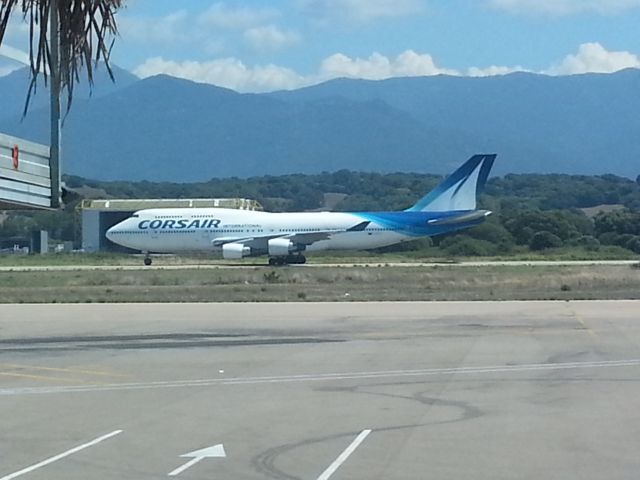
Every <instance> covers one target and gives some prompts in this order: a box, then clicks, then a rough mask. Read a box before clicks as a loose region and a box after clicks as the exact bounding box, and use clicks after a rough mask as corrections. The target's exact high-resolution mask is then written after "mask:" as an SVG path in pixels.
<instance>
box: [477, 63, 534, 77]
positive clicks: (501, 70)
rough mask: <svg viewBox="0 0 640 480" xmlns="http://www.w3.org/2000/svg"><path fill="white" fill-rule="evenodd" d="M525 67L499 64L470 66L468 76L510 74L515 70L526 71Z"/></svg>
mask: <svg viewBox="0 0 640 480" xmlns="http://www.w3.org/2000/svg"><path fill="white" fill-rule="evenodd" d="M526 71H527V69H526V68H523V67H520V66H518V67H504V66H499V65H491V66H489V67H469V68H468V69H467V76H469V77H495V76H498V75H508V74H510V73H514V72H526Z"/></svg>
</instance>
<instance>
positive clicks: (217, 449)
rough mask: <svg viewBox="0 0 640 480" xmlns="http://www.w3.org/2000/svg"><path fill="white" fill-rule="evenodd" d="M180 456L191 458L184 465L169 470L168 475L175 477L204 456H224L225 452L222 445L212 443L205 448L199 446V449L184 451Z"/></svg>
mask: <svg viewBox="0 0 640 480" xmlns="http://www.w3.org/2000/svg"><path fill="white" fill-rule="evenodd" d="M180 456H181V457H186V458H191V460H189V461H188V462H187V463H185V464H184V465H181V466H179V467H178V468H176V469H175V470H173V471H171V472H169V473H168V474H167V475H168V476H169V477H175V476H176V475H180V474H181V473H182V472H184V471H185V470H186V469H188V468H191V467H193V466H194V465H195V464H196V463H198V462H199V461H200V460H204V459H205V458H225V457H226V456H227V453H226V452H225V451H224V445H222V444H221V443H219V444H218V445H213V446H211V447H207V448H201V449H200V450H195V451H193V452H189V453H185V454H184V455H180Z"/></svg>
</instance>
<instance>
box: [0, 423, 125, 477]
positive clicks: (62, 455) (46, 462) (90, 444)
mask: <svg viewBox="0 0 640 480" xmlns="http://www.w3.org/2000/svg"><path fill="white" fill-rule="evenodd" d="M121 433H122V430H114V431H113V432H111V433H107V434H106V435H102V436H101V437H98V438H96V439H94V440H91V441H90V442H88V443H84V444H82V445H78V446H77V447H74V448H72V449H71V450H67V451H66V452H62V453H59V454H58V455H55V456H53V457H50V458H47V459H46V460H43V461H41V462H39V463H36V464H35V465H31V466H30V467H27V468H23V469H22V470H19V471H17V472H15V473H11V474H9V475H5V476H4V477H0V480H11V479H13V478H17V477H19V476H21V475H24V474H25V473H29V472H33V471H34V470H37V469H38V468H42V467H44V466H46V465H49V464H51V463H53V462H57V461H58V460H61V459H63V458H65V457H68V456H69V455H73V454H74V453H78V452H79V451H81V450H84V449H86V448H89V447H93V446H94V445H97V444H98V443H100V442H103V441H105V440H107V439H109V438H111V437H115V436H116V435H119V434H121Z"/></svg>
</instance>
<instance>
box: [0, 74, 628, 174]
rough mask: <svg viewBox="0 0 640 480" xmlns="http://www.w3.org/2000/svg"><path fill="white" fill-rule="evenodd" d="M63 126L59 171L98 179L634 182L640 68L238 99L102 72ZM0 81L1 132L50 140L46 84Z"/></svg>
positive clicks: (79, 95)
mask: <svg viewBox="0 0 640 480" xmlns="http://www.w3.org/2000/svg"><path fill="white" fill-rule="evenodd" d="M98 72H101V73H99V74H98V75H97V77H96V80H95V85H94V87H93V88H92V89H91V90H90V89H88V88H87V87H86V85H80V86H79V87H78V90H77V92H76V96H75V97H74V103H73V105H72V109H71V111H70V113H69V115H68V116H67V118H66V119H65V122H64V134H63V157H64V160H63V161H64V163H63V172H64V173H67V174H73V175H78V176H82V177H86V178H94V179H100V180H116V179H122V180H145V179H146V180H153V181H176V182H185V181H205V180H208V179H210V178H214V177H231V176H238V177H248V176H259V175H279V174H285V173H315V172H321V171H336V170H340V169H349V170H363V171H376V172H391V171H413V172H429V173H441V174H443V173H447V172H450V171H451V170H453V169H454V168H455V167H457V166H458V165H459V164H461V163H462V162H463V161H464V160H466V158H468V157H469V156H470V155H472V154H473V153H478V152H487V153H492V152H495V153H498V154H499V160H498V161H497V162H496V167H495V169H494V173H496V174H505V173H523V172H534V173H550V172H554V173H571V174H605V173H611V174H616V175H620V176H627V177H632V178H635V177H636V176H637V175H638V174H639V173H640V137H639V136H638V132H640V115H638V112H640V95H639V93H640V70H634V69H630V70H623V71H620V72H617V73H614V74H585V75H574V76H564V77H550V76H545V75H538V74H530V73H514V74H510V75H504V76H494V77H485V78H470V77H452V76H445V75H440V76H433V77H411V78H393V79H388V80H380V81H368V80H354V79H338V80H332V81H329V82H326V83H322V84H319V85H315V86H311V87H306V88H302V89H298V90H292V91H280V92H273V93H264V94H241V93H237V92H235V91H232V90H228V89H224V88H220V87H216V86H213V85H208V84H200V83H195V82H191V81H188V80H183V79H178V78H173V77H169V76H165V75H159V76H155V77H150V78H146V79H138V78H137V77H135V76H133V75H132V74H130V73H128V72H126V71H125V70H121V69H118V68H116V69H115V76H116V83H115V84H114V83H112V82H111V81H110V79H109V78H108V76H107V75H106V74H105V72H104V69H100V70H98ZM27 87H28V72H27V71H25V70H18V71H16V72H13V73H12V74H10V75H8V76H5V77H1V78H0V99H2V100H1V103H0V106H1V108H0V131H1V132H4V133H8V134H11V135H16V136H20V137H24V138H27V139H30V140H33V141H37V142H40V143H48V128H49V126H48V125H49V124H48V115H49V113H48V108H47V106H46V105H47V101H48V94H47V92H46V88H45V87H44V85H41V87H40V88H39V90H38V92H37V94H36V96H35V97H34V99H33V101H32V104H31V108H30V111H29V113H28V115H27V116H26V117H25V118H24V119H21V116H22V109H23V106H24V99H25V94H26V91H27Z"/></svg>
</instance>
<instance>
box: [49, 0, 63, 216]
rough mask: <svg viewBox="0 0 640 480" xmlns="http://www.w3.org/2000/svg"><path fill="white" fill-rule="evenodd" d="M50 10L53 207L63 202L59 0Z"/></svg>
mask: <svg viewBox="0 0 640 480" xmlns="http://www.w3.org/2000/svg"><path fill="white" fill-rule="evenodd" d="M49 8H50V11H49V43H50V48H51V68H50V69H49V78H50V79H51V88H50V89H49V91H50V96H51V207H52V208H59V207H60V204H61V196H62V190H61V185H62V184H61V171H62V162H61V159H62V155H61V143H62V138H61V135H62V130H61V121H60V17H59V12H58V0H51V2H50V7H49Z"/></svg>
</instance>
